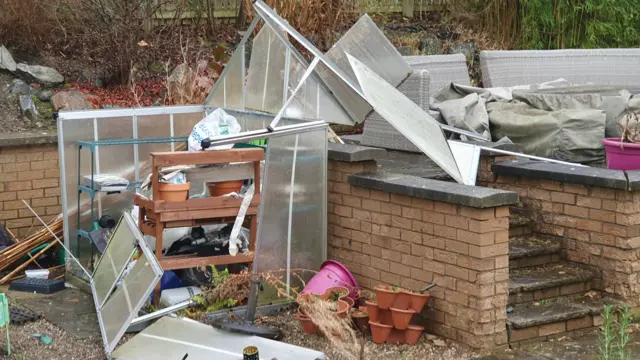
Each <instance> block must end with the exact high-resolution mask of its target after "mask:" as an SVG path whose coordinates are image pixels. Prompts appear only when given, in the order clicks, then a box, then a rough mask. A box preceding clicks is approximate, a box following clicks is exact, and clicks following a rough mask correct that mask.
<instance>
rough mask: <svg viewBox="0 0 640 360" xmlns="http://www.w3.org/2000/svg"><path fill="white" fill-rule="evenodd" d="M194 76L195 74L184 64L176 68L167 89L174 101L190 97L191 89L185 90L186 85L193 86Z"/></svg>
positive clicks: (169, 78) (169, 79) (168, 79)
mask: <svg viewBox="0 0 640 360" xmlns="http://www.w3.org/2000/svg"><path fill="white" fill-rule="evenodd" d="M194 76H195V74H194V72H193V70H191V68H190V67H189V65H187V64H185V63H182V64H180V65H178V66H176V67H175V68H174V69H173V71H172V72H171V75H169V77H168V78H167V87H168V88H169V92H170V94H171V97H172V98H173V99H183V98H185V97H187V96H189V92H190V89H185V88H184V86H185V85H184V84H191V83H192V82H193V78H194ZM187 86H189V85H187Z"/></svg>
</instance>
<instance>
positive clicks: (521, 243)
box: [507, 213, 621, 344]
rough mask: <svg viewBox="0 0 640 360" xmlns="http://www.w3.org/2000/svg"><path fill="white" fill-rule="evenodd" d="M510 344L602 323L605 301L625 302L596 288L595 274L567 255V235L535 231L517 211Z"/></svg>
mask: <svg viewBox="0 0 640 360" xmlns="http://www.w3.org/2000/svg"><path fill="white" fill-rule="evenodd" d="M509 235H510V240H509V300H508V305H507V330H508V337H509V343H510V344H514V343H518V342H521V341H527V340H533V339H537V340H541V338H546V337H548V336H551V335H556V334H560V333H563V332H568V331H573V330H578V329H585V328H590V327H597V326H599V325H601V320H602V319H601V317H600V313H601V311H602V307H603V306H604V304H616V305H617V304H621V303H620V302H619V301H617V300H615V299H613V298H610V297H608V296H606V295H604V294H602V293H600V292H597V291H592V290H591V282H592V279H593V278H594V276H595V274H594V272H593V271H592V270H590V269H589V268H586V267H584V266H581V265H578V264H575V263H570V262H568V261H566V260H564V257H563V255H562V238H560V237H556V236H550V235H542V234H536V233H534V232H533V228H532V222H531V221H530V220H529V219H527V218H526V217H524V216H522V215H519V214H517V213H513V214H512V215H511V218H510V221H509Z"/></svg>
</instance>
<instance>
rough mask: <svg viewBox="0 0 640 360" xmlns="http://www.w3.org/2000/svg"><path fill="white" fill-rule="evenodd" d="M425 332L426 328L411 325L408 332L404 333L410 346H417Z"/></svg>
mask: <svg viewBox="0 0 640 360" xmlns="http://www.w3.org/2000/svg"><path fill="white" fill-rule="evenodd" d="M423 332H424V328H423V327H422V326H417V325H409V326H407V330H405V332H404V336H405V341H406V342H407V344H409V345H415V344H417V343H418V340H420V336H422V333H423Z"/></svg>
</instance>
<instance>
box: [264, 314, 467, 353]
mask: <svg viewBox="0 0 640 360" xmlns="http://www.w3.org/2000/svg"><path fill="white" fill-rule="evenodd" d="M260 322H262V323H263V324H266V325H270V326H274V327H277V328H279V329H280V330H281V331H282V333H283V334H284V338H283V339H282V340H281V341H283V342H286V343H289V344H293V345H298V346H303V347H307V348H311V349H315V350H319V351H322V352H324V353H325V354H326V355H327V357H328V358H329V359H330V360H342V359H345V356H344V355H341V354H340V353H339V352H337V351H336V350H335V348H334V347H332V346H331V343H330V342H329V341H328V340H327V339H326V338H324V337H320V336H316V335H307V334H305V333H304V332H303V331H302V326H301V325H300V322H299V321H298V320H297V319H295V317H294V316H293V315H292V314H291V313H283V314H280V315H278V316H274V317H264V318H261V319H260ZM436 344H437V345H436ZM438 345H439V346H438ZM472 358H473V354H472V352H471V350H470V349H469V348H467V347H465V346H463V345H460V344H457V343H452V342H449V341H445V340H444V339H442V338H439V337H435V336H433V335H427V334H425V335H423V336H422V337H421V338H420V341H419V342H418V343H417V344H416V345H413V346H411V345H386V344H384V345H378V344H375V343H373V341H371V336H368V337H367V342H366V344H365V359H387V360H396V359H401V360H469V359H472Z"/></svg>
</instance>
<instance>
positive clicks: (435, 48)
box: [419, 36, 442, 55]
mask: <svg viewBox="0 0 640 360" xmlns="http://www.w3.org/2000/svg"><path fill="white" fill-rule="evenodd" d="M441 47H442V46H441V44H440V40H439V39H438V38H437V37H435V36H433V37H425V38H422V39H420V48H419V49H420V52H421V53H422V54H423V55H436V54H440V49H441Z"/></svg>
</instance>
